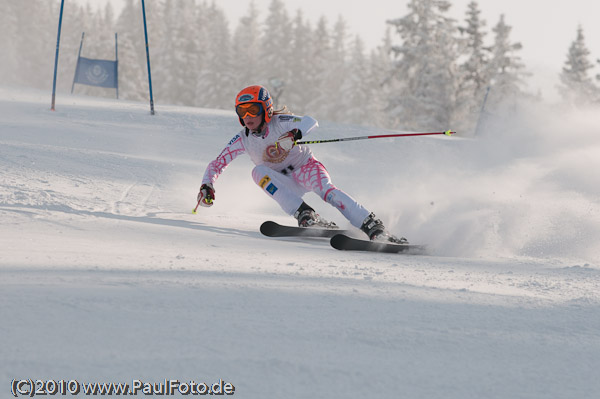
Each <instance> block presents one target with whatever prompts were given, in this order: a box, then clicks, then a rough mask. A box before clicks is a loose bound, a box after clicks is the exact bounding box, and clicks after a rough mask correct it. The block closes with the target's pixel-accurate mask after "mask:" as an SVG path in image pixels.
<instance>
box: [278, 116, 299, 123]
mask: <svg viewBox="0 0 600 399" xmlns="http://www.w3.org/2000/svg"><path fill="white" fill-rule="evenodd" d="M279 120H280V121H283V122H290V121H292V122H302V118H299V117H297V116H294V115H279Z"/></svg>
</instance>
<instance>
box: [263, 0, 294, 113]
mask: <svg viewBox="0 0 600 399" xmlns="http://www.w3.org/2000/svg"><path fill="white" fill-rule="evenodd" d="M292 38H293V25H292V22H291V20H290V17H289V15H288V13H287V10H286V8H285V3H284V2H283V1H282V0H272V1H271V4H270V5H269V12H268V13H267V16H266V18H265V23H264V32H263V35H262V39H261V41H262V45H261V53H262V54H261V65H262V66H261V68H260V72H261V75H260V76H259V79H258V81H259V82H261V83H262V84H264V85H265V86H266V87H267V88H268V90H269V92H270V93H271V96H272V97H273V101H274V103H275V107H276V108H277V107H281V106H282V105H283V104H286V102H287V98H288V96H287V95H288V90H287V85H289V84H290V83H291V82H290V80H291V79H292V72H291V70H290V65H292V63H294V62H297V60H298V57H296V56H295V54H293V52H292ZM280 84H281V85H284V87H280V86H279V85H280ZM280 93H281V95H280Z"/></svg>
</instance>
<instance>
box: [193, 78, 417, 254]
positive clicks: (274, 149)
mask: <svg viewBox="0 0 600 399" xmlns="http://www.w3.org/2000/svg"><path fill="white" fill-rule="evenodd" d="M284 109H285V108H284ZM235 110H236V113H237V115H238V117H239V120H240V124H241V125H242V126H243V129H242V130H241V131H240V132H239V133H238V134H237V135H235V136H234V137H233V138H232V139H231V141H229V144H227V146H226V147H225V148H224V149H223V151H222V152H221V153H220V154H219V156H218V157H217V158H216V159H215V160H214V161H212V162H210V163H209V164H208V166H207V168H206V171H205V172H204V177H203V179H202V186H201V187H200V192H199V193H198V203H199V204H200V205H202V206H205V207H209V206H212V204H213V202H214V199H215V190H214V187H213V184H214V182H215V181H216V180H217V178H218V176H219V175H220V174H221V172H223V170H224V169H225V168H226V167H227V165H229V163H230V162H231V161H233V160H234V159H235V158H236V157H237V156H238V155H240V154H243V153H247V154H248V155H249V156H250V158H251V159H252V161H253V162H254V164H256V167H255V168H254V169H253V170H252V178H253V179H254V182H255V183H256V184H257V185H258V186H259V187H260V188H261V189H262V190H263V191H264V192H265V193H266V194H267V195H269V196H270V197H272V198H273V199H274V200H275V201H277V203H278V204H279V206H281V208H282V209H283V211H284V212H286V213H287V214H289V215H292V216H294V217H295V218H296V219H297V221H298V226H300V227H323V228H337V226H336V225H335V223H332V222H327V221H326V220H324V219H323V218H321V217H320V216H319V215H318V214H317V213H316V212H315V210H314V209H313V208H311V207H310V206H309V205H308V204H306V203H305V202H304V201H303V200H302V196H303V195H304V194H306V193H307V192H309V191H313V192H315V193H316V194H317V195H319V196H320V197H321V198H322V199H323V200H324V201H326V202H328V203H329V204H331V205H332V206H333V207H335V208H336V209H338V210H339V211H340V212H341V213H342V215H344V217H345V218H346V219H348V220H349V221H350V223H351V224H352V225H353V226H355V227H357V228H359V229H361V230H362V231H363V232H365V233H366V234H367V236H368V237H369V239H370V240H378V241H380V240H381V241H391V242H395V243H407V242H408V241H407V240H406V239H405V238H397V237H395V236H393V235H391V234H389V233H388V232H387V231H386V229H385V227H384V225H383V223H382V222H381V220H379V219H377V218H376V217H375V215H374V214H373V213H371V212H369V211H368V210H366V209H365V208H364V207H363V206H362V205H360V204H359V203H358V202H356V201H355V200H354V199H353V198H351V197H350V196H349V195H348V194H346V193H345V192H343V191H342V190H340V189H338V188H336V187H335V186H334V185H333V184H332V183H331V178H330V176H329V173H328V172H327V170H326V169H325V166H323V164H322V163H321V162H319V161H318V160H317V159H316V158H315V157H314V156H313V154H312V151H311V150H310V149H309V148H308V147H307V146H303V145H296V141H298V140H300V139H301V138H302V137H303V136H306V135H307V134H309V133H310V132H311V131H312V130H313V129H314V128H316V127H317V126H318V123H317V121H316V120H314V119H313V118H311V117H309V116H296V115H290V114H288V113H285V111H283V110H279V111H274V109H273V100H272V99H271V96H270V95H269V92H268V91H267V90H266V89H265V88H264V87H262V86H249V87H246V88H245V89H243V90H242V91H240V92H239V94H238V95H237V96H236V98H235Z"/></svg>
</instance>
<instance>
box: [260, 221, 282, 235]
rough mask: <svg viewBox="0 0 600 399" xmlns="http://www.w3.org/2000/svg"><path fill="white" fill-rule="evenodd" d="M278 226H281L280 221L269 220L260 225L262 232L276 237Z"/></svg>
mask: <svg viewBox="0 0 600 399" xmlns="http://www.w3.org/2000/svg"><path fill="white" fill-rule="evenodd" d="M277 226H279V224H278V223H275V222H272V221H270V220H267V221H266V222H263V223H262V224H261V225H260V232H261V233H262V234H263V235H265V236H267V237H274V236H275V229H276V228H277Z"/></svg>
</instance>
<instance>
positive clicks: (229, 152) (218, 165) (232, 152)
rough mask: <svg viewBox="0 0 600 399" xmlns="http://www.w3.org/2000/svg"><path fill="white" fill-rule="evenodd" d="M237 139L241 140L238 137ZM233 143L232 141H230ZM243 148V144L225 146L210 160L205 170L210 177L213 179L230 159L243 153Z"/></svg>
mask: <svg viewBox="0 0 600 399" xmlns="http://www.w3.org/2000/svg"><path fill="white" fill-rule="evenodd" d="M238 140H241V138H240V139H238ZM232 144H233V143H232ZM244 152H245V149H244V147H243V146H232V145H230V146H227V147H225V149H224V150H223V151H222V152H221V153H220V154H219V156H218V157H217V159H215V160H214V161H212V162H211V163H210V164H209V165H208V167H207V172H208V173H209V175H210V176H211V177H212V180H213V181H214V180H215V178H216V176H218V175H220V174H221V172H223V170H224V169H225V168H226V167H227V165H229V163H230V162H231V161H233V160H234V159H235V158H236V157H237V156H238V155H240V154H243V153H244Z"/></svg>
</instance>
